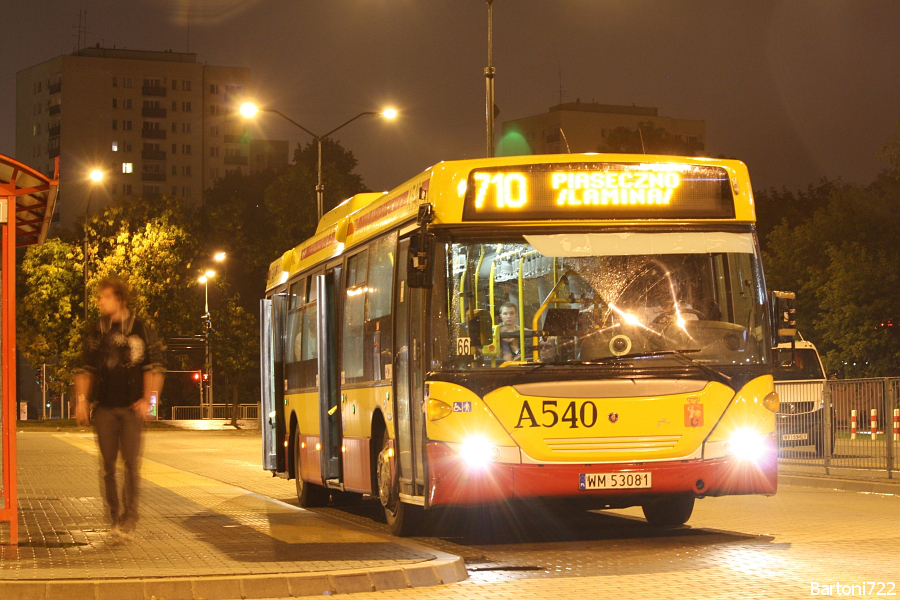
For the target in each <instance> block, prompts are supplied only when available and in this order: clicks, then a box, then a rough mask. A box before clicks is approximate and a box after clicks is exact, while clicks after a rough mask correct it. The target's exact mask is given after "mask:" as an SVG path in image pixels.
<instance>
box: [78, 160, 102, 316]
mask: <svg viewBox="0 0 900 600" xmlns="http://www.w3.org/2000/svg"><path fill="white" fill-rule="evenodd" d="M89 177H90V178H91V188H90V191H89V192H88V201H87V206H86V207H85V209H84V240H83V241H84V257H83V258H84V260H83V265H82V270H83V273H82V275H83V277H84V322H85V323H87V319H88V235H87V218H88V213H90V211H91V197H92V196H93V195H94V186H95V185H96V184H98V183H100V182H101V181H103V171H101V170H100V169H94V170H93V171H91V173H90V175H89Z"/></svg>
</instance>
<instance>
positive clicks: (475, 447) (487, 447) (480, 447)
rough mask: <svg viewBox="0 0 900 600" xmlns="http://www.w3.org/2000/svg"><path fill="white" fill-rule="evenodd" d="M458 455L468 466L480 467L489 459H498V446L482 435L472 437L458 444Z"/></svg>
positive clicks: (489, 460)
mask: <svg viewBox="0 0 900 600" xmlns="http://www.w3.org/2000/svg"><path fill="white" fill-rule="evenodd" d="M459 455H460V456H461V457H462V459H463V461H465V463H466V465H468V466H469V467H472V468H482V467H484V466H485V465H487V464H488V463H489V462H491V461H497V460H500V448H498V447H497V446H492V445H491V444H490V442H488V441H487V440H486V439H484V438H483V437H472V438H469V439H467V440H466V441H465V442H463V444H462V446H460V449H459Z"/></svg>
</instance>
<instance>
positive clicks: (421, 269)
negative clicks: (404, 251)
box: [406, 233, 434, 288]
mask: <svg viewBox="0 0 900 600" xmlns="http://www.w3.org/2000/svg"><path fill="white" fill-rule="evenodd" d="M433 274H434V235H432V234H429V233H422V234H413V235H412V236H411V237H410V238H409V254H408V255H407V261H406V283H407V285H408V286H409V287H411V288H430V287H431V283H432V276H433Z"/></svg>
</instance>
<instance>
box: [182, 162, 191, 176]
mask: <svg viewBox="0 0 900 600" xmlns="http://www.w3.org/2000/svg"><path fill="white" fill-rule="evenodd" d="M181 174H182V175H184V176H185V177H190V176H191V165H183V166H182V167H181Z"/></svg>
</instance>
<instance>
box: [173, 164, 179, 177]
mask: <svg viewBox="0 0 900 600" xmlns="http://www.w3.org/2000/svg"><path fill="white" fill-rule="evenodd" d="M172 175H178V167H176V166H175V165H172Z"/></svg>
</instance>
